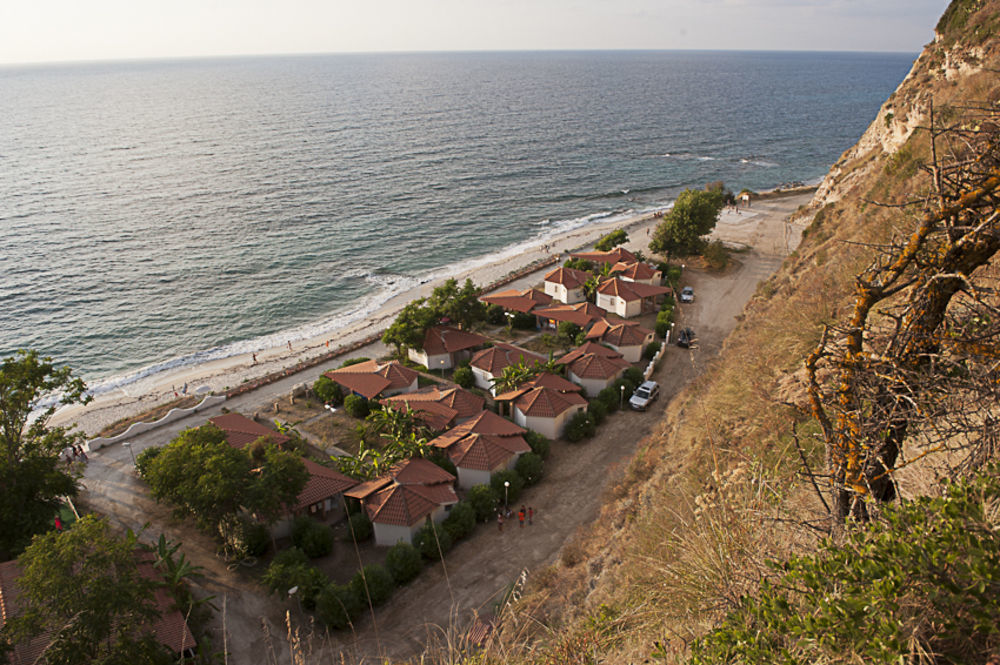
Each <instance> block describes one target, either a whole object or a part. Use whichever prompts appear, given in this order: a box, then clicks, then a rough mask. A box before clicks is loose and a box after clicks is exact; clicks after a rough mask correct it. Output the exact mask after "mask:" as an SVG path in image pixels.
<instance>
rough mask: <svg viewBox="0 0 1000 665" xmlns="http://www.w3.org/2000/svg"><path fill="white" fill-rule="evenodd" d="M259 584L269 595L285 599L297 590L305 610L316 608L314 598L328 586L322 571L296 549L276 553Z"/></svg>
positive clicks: (327, 580)
mask: <svg viewBox="0 0 1000 665" xmlns="http://www.w3.org/2000/svg"><path fill="white" fill-rule="evenodd" d="M261 582H262V583H263V584H264V586H266V587H267V588H268V589H269V590H270V591H271V593H273V594H275V595H277V596H280V597H287V596H288V592H289V591H291V590H292V589H297V590H296V592H295V593H297V594H298V596H299V598H300V599H301V600H302V605H303V606H305V607H306V608H307V609H312V608H313V607H315V606H316V597H317V596H318V595H319V593H320V591H322V590H323V588H324V587H326V585H327V584H329V582H330V580H329V579H328V578H327V576H326V575H324V574H323V571H321V570H319V569H318V568H315V567H314V566H312V565H311V564H310V563H309V559H308V557H307V556H306V554H305V552H303V551H302V550H300V549H299V548H297V547H292V548H289V549H287V550H283V551H281V552H278V554H276V555H275V557H274V559H272V560H271V564H270V565H269V566H268V567H267V570H265V571H264V574H263V575H262V576H261Z"/></svg>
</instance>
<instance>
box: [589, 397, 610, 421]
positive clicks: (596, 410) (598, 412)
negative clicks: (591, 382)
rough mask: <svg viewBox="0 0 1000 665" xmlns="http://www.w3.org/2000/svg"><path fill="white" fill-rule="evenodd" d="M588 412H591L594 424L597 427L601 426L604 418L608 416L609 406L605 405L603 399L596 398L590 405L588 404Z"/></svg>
mask: <svg viewBox="0 0 1000 665" xmlns="http://www.w3.org/2000/svg"><path fill="white" fill-rule="evenodd" d="M587 413H589V414H590V417H591V418H592V419H593V420H594V425H595V426H596V427H600V426H601V423H603V422H604V419H605V418H607V416H608V407H606V406H604V402H602V401H601V400H599V399H595V400H594V401H592V402H591V403H590V405H589V406H587Z"/></svg>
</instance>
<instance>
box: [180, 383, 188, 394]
mask: <svg viewBox="0 0 1000 665" xmlns="http://www.w3.org/2000/svg"><path fill="white" fill-rule="evenodd" d="M181 394H182V395H187V394H188V384H187V382H185V383H184V387H183V388H181Z"/></svg>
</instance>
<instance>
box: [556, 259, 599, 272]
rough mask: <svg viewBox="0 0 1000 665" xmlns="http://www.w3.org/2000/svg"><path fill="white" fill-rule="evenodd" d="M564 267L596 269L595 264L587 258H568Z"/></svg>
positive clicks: (587, 270)
mask: <svg viewBox="0 0 1000 665" xmlns="http://www.w3.org/2000/svg"><path fill="white" fill-rule="evenodd" d="M563 267H564V268H572V269H573V270H583V271H585V272H590V271H591V270H593V269H594V264H593V263H592V262H590V261H588V260H587V259H566V263H564V264H563Z"/></svg>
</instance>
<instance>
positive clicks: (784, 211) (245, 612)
mask: <svg viewBox="0 0 1000 665" xmlns="http://www.w3.org/2000/svg"><path fill="white" fill-rule="evenodd" d="M809 197H810V195H808V194H806V195H798V196H795V197H788V198H781V199H774V200H768V201H766V202H762V203H760V204H755V206H754V208H753V209H751V211H747V212H746V213H744V214H743V215H741V216H738V217H736V216H733V215H726V216H724V218H723V220H722V222H720V225H719V227H718V229H717V235H718V236H719V237H722V238H723V239H725V240H730V241H733V242H738V243H744V244H746V245H750V246H752V247H753V249H752V250H750V251H748V252H747V253H744V254H739V255H737V257H736V258H737V259H738V261H739V265H738V266H737V267H736V268H735V269H733V270H730V271H727V272H726V273H725V274H723V275H721V276H719V275H709V274H706V273H704V272H701V271H698V270H693V269H688V270H687V271H686V273H685V276H684V278H683V280H682V282H683V284H685V285H686V284H690V285H692V286H694V288H695V292H696V300H695V302H694V303H692V304H688V305H682V306H679V308H678V310H679V313H680V316H679V325H683V326H690V327H692V328H694V329H695V331H696V333H697V335H698V343H697V345H696V346H695V348H692V349H690V350H684V349H679V348H678V347H676V346H671V347H670V349H669V351H668V352H667V354H666V356H665V358H664V360H663V361H662V362H661V364H660V367H659V369H658V371H657V374H656V376H655V377H654V378H655V379H656V380H657V381H659V382H660V383H661V385H662V387H663V395H662V397H661V398H660V400H659V402H657V403H656V404H655V405H654V407H653V408H651V409H650V411H649V412H647V413H634V412H627V411H626V412H620V413H617V414H614V415H612V416H610V417H609V418H608V420H607V421H606V422H605V423H604V425H602V426H601V428H600V429H599V430H598V434H597V436H596V437H595V438H594V439H592V440H590V441H588V442H586V443H582V444H576V445H574V444H568V443H566V442H557V443H555V444H554V445H553V449H552V455H551V457H550V458H549V460H548V462H547V463H546V476H545V478H544V479H543V480H542V482H541V483H540V484H539V485H538V486H536V487H533V488H531V489H529V490H527V491H526V492H525V493H524V495H523V497H522V498H521V499H520V500H519V502H518V503H519V504H520V503H524V504H526V505H531V506H533V507H534V508H535V510H536V511H537V512H536V516H535V523H534V524H533V525H532V526H525V527H524V528H523V529H521V528H518V526H517V524H516V520H515V522H514V523H508V524H507V525H505V527H504V530H503V532H502V533H499V532H498V531H497V528H496V525H495V524H488V525H485V526H481V527H480V528H478V529H477V530H476V532H475V533H474V534H473V535H472V536H471V537H470V538H469V539H467V540H465V541H463V542H462V543H460V544H459V545H457V546H456V547H455V548H454V549H453V550H452V551H451V552H449V553H448V555H447V557H446V561H445V564H446V567H445V566H442V565H441V564H440V563H439V564H437V565H434V566H429V567H427V568H426V569H425V570H424V572H423V573H421V575H420V576H419V577H418V578H417V579H416V580H415V581H414V582H412V583H411V584H410V585H408V586H407V587H405V588H403V589H399V590H397V592H396V594H395V595H394V596H393V597H392V599H391V600H390V601H389V602H388V603H387V604H386V605H385V606H384V607H381V608H378V609H377V610H376V611H375V616H374V621H373V620H372V618H371V617H370V616H369V615H367V614H366V615H364V616H363V617H362V618H360V619H359V621H358V623H357V626H356V630H355V632H354V633H353V634H350V633H348V634H340V635H334V636H330V637H326V636H323V637H322V638H320V639H317V640H316V641H315V642H314V647H315V648H316V649H317V650H318V651H319V653H320V654H322V655H320V656H317V657H314V658H311V659H310V662H323V663H326V662H340V661H339V658H334V655H335V654H336V653H337V652H341V653H343V654H344V655H345V658H346V659H347V661H348V662H368V663H375V662H382V659H383V658H386V657H389V658H396V659H402V658H407V657H409V656H413V655H415V654H416V653H418V652H419V651H420V650H421V648H422V646H423V644H424V643H425V642H426V641H427V637H428V635H436V636H437V637H440V636H441V631H442V630H445V629H446V628H447V627H448V626H449V625H456V626H458V627H459V628H464V627H466V626H467V625H468V623H469V622H470V620H471V618H472V616H473V613H474V612H477V611H478V612H480V613H484V614H486V613H489V612H490V611H491V605H492V603H493V602H494V601H495V600H496V598H497V596H498V595H499V594H502V593H503V592H504V591H505V590H506V589H507V587H508V585H509V584H510V583H511V582H513V581H515V580H516V579H517V578H518V577H519V576H520V575H521V574H522V572H525V573H526V574H527V575H531V574H532V573H533V572H534V571H537V570H539V569H541V568H543V567H545V566H547V565H549V564H551V563H552V562H554V561H555V560H556V558H557V557H558V554H559V552H560V549H561V548H562V547H563V545H564V544H565V543H566V542H567V540H568V539H570V538H571V537H572V535H573V534H574V533H575V532H576V531H577V529H578V528H579V527H580V526H581V525H585V524H587V523H589V522H591V521H592V520H593V519H595V517H596V516H597V514H598V510H599V508H600V502H601V497H602V494H603V491H604V488H606V487H607V486H608V485H609V484H610V483H611V482H613V481H614V480H615V479H616V478H618V477H619V476H620V474H621V472H622V470H623V468H624V465H625V463H626V462H627V460H628V459H629V458H630V457H631V455H632V453H633V451H634V450H635V447H636V445H637V444H638V442H639V441H640V440H641V439H642V438H643V437H644V436H646V435H647V434H648V433H649V432H650V431H651V429H652V428H653V426H654V425H655V423H656V422H657V421H659V420H660V418H661V417H662V414H663V411H664V409H665V408H666V407H667V405H668V404H669V402H670V400H671V398H672V397H673V396H674V395H676V394H677V393H678V392H679V391H680V390H681V389H682V388H683V387H684V386H685V385H686V384H687V383H688V382H689V381H690V380H691V379H692V378H694V377H695V376H696V375H697V374H699V373H700V372H701V371H702V370H703V369H704V367H705V365H706V363H707V362H708V361H710V360H711V359H712V358H713V357H715V355H716V354H717V353H718V350H719V349H720V348H721V345H722V342H723V341H724V339H725V337H726V335H728V334H729V332H730V331H731V330H732V329H733V327H734V325H735V323H736V316H738V315H739V313H740V312H741V311H742V308H743V305H744V304H745V303H746V301H747V300H748V299H749V297H750V296H751V295H752V294H753V292H754V290H755V289H756V287H757V284H758V283H759V282H760V281H761V280H762V279H765V278H767V277H768V276H769V275H771V274H772V273H773V272H774V270H775V269H776V268H777V267H778V266H779V265H780V264H781V261H782V259H783V258H784V256H785V255H786V254H787V253H788V252H789V251H790V250H791V249H794V247H795V246H796V245H797V242H798V237H799V231H800V229H797V228H792V227H791V226H790V225H787V224H785V221H784V220H785V219H787V217H788V215H789V214H790V213H791V212H793V211H794V210H795V209H796V208H797V207H798V206H799V205H800V204H801V203H805V202H807V201H808V200H809ZM642 240H643V242H644V241H645V239H644V238H643V239H642ZM639 245H640V243H638V242H636V243H633V246H636V247H638V246H639ZM527 281H528V280H525V282H527ZM534 281H537V277H536V278H535V280H534ZM517 286H519V285H518V284H515V285H513V287H517ZM508 288H511V287H508ZM376 353H377V351H376ZM366 355H371V352H366ZM324 370H325V368H316V370H315V375H318V374H319V373H320V372H322V371H324ZM313 378H315V376H314V375H310V376H307V377H291V380H290V381H289V385H288V386H284V385H279V384H275V385H273V386H269V387H268V389H267V390H266V394H265V393H264V392H262V393H261V394H256V395H255V394H250V395H247V396H244V397H245V398H246V399H242V398H241V400H240V401H239V403H227V405H226V406H227V407H228V408H229V409H231V410H240V411H242V412H244V413H252V412H253V411H254V410H257V409H260V408H262V407H263V406H264V405H267V404H269V403H271V402H273V401H274V400H275V397H276V396H277V395H281V394H287V392H288V390H290V387H291V384H292V383H299V382H301V381H311V380H312V379H313ZM211 415H215V413H214V412H212V411H209V412H204V413H202V414H199V415H198V416H197V417H196V418H195V419H193V420H192V421H191V422H188V421H181V422H178V423H175V424H174V425H172V426H170V427H165V428H163V429H162V430H154V431H153V432H149V433H147V434H145V435H142V436H139V437H136V439H135V441H134V445H133V450H134V451H135V452H136V453H138V452H139V451H140V450H142V449H143V448H145V447H146V446H149V445H161V444H163V443H166V442H167V441H169V440H170V438H172V437H173V436H174V435H175V434H176V433H177V432H178V431H180V430H181V429H184V428H186V427H190V426H193V425H200V424H202V423H204V422H205V420H206V419H207V418H208V417H210V416H211ZM91 460H92V461H91V464H90V465H89V468H88V469H87V474H86V478H85V484H86V486H87V493H86V499H87V501H88V504H89V505H90V506H91V507H92V508H93V509H95V510H97V511H99V512H103V513H106V514H108V515H110V516H111V517H112V518H113V519H114V520H116V521H118V522H120V523H122V524H123V525H125V526H128V527H131V528H133V529H136V528H140V527H141V526H142V525H143V523H145V522H147V521H148V522H151V523H152V526H151V527H150V528H149V530H148V533H149V534H151V535H158V534H159V533H160V532H164V533H166V534H167V535H168V537H170V538H173V539H175V540H178V541H182V542H183V543H184V551H185V552H186V553H187V555H188V557H189V558H190V559H191V560H192V561H193V562H194V563H195V564H197V565H201V566H204V567H205V568H206V571H207V573H208V575H207V577H206V580H205V582H204V583H203V584H202V587H201V588H202V591H204V592H207V593H212V594H215V595H216V596H217V598H216V601H215V602H216V604H217V605H218V606H219V607H220V608H221V607H222V606H223V603H225V607H226V614H225V617H223V616H222V615H221V613H220V615H219V616H218V617H217V618H216V620H215V625H214V626H213V627H212V628H213V632H214V633H215V634H216V641H215V647H216V648H221V646H222V644H223V641H225V643H226V644H227V646H228V650H229V657H228V662H229V663H235V664H237V665H242V664H244V663H247V664H249V663H255V664H256V663H263V662H278V663H285V662H289V654H288V649H287V647H282V646H280V645H281V644H282V643H283V636H284V634H285V628H284V614H285V611H286V610H289V611H291V612H292V614H293V616H296V617H297V616H298V610H297V608H296V607H295V606H294V605H293V604H291V603H289V602H287V601H280V600H277V599H275V598H273V597H269V596H267V595H266V593H265V592H264V590H263V589H261V588H260V587H259V586H257V585H256V584H255V583H254V582H253V580H252V577H251V576H250V575H247V574H246V573H244V572H242V571H236V572H234V571H230V570H228V569H227V568H226V567H225V566H224V565H223V563H222V562H221V560H219V559H218V558H216V557H215V555H214V549H215V544H214V542H213V541H212V540H211V539H210V538H208V537H206V536H204V535H202V534H199V533H198V532H196V531H195V530H194V527H193V526H192V525H191V523H190V522H187V521H184V522H177V521H175V520H172V519H171V518H170V516H169V513H168V511H166V510H165V509H164V508H163V507H161V506H157V505H156V504H155V503H153V502H152V501H150V499H149V498H148V497H147V496H146V495H145V492H144V489H143V485H142V484H141V483H140V482H138V481H137V480H136V479H135V476H134V472H133V470H132V464H131V460H130V458H129V452H128V450H127V449H124V448H122V447H120V446H114V447H111V448H107V449H105V450H102V451H99V452H96V453H94V454H93V455H91ZM337 546H338V547H341V548H345V547H349V545H346V544H344V543H338V544H337ZM223 622H224V625H225V633H226V635H225V638H224V637H223V635H222V631H223ZM262 625H263V626H267V630H268V632H269V633H270V635H271V636H272V637H273V641H272V639H269V638H267V637H266V636H265V634H264V632H263V631H262V628H261V627H262ZM306 631H308V628H306ZM317 637H318V636H317Z"/></svg>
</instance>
